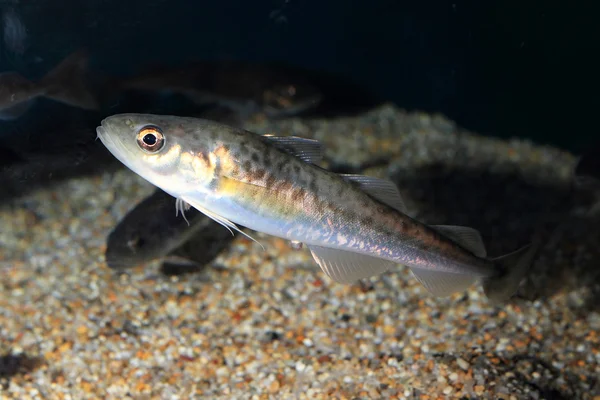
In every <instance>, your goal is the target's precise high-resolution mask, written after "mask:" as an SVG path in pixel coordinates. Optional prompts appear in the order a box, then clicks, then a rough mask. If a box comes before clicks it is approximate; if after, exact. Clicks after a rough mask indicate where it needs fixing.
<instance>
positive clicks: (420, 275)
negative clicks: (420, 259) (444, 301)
mask: <svg viewBox="0 0 600 400" xmlns="http://www.w3.org/2000/svg"><path fill="white" fill-rule="evenodd" d="M410 270H411V271H412V273H413V275H414V276H415V278H417V280H418V281H419V282H420V283H421V285H423V286H425V289H427V290H428V291H429V292H431V294H433V295H434V296H437V297H447V296H450V295H451V294H452V293H455V292H462V291H464V290H466V289H467V288H468V287H469V286H471V285H472V284H473V283H474V282H475V280H476V279H477V278H476V277H474V276H471V275H465V274H455V273H452V272H440V271H432V270H430V269H421V268H411V269H410Z"/></svg>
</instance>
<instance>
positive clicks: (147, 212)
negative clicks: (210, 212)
mask: <svg viewBox="0 0 600 400" xmlns="http://www.w3.org/2000/svg"><path fill="white" fill-rule="evenodd" d="M188 222H189V225H188ZM233 238H234V236H233V235H232V234H231V232H229V231H228V230H226V229H223V227H222V226H221V225H219V224H218V223H216V222H214V221H213V220H211V219H210V218H208V217H206V216H205V215H204V214H202V213H200V212H199V211H197V210H195V209H189V210H188V211H186V212H185V219H184V218H183V217H182V216H181V215H175V198H173V197H172V196H170V195H169V194H167V193H165V192H164V191H162V190H160V189H159V190H156V192H154V193H153V194H152V195H151V196H149V197H147V198H146V199H144V200H143V201H142V202H141V203H139V204H138V205H137V206H135V207H134V208H133V209H132V210H131V211H130V212H129V213H128V214H127V215H126V216H125V217H124V218H123V219H122V220H121V222H119V224H118V225H117V226H116V227H115V228H114V229H113V231H112V232H111V233H110V234H109V235H108V240H107V247H106V254H105V258H106V264H107V265H108V266H109V267H110V268H114V269H124V268H131V267H134V266H136V265H139V264H143V263H147V262H150V261H152V260H156V259H159V258H165V257H167V256H169V255H172V256H173V257H171V258H169V259H167V260H166V263H168V265H169V267H168V269H170V270H173V268H178V267H179V268H180V269H181V268H189V266H190V265H192V266H193V265H198V267H201V266H203V265H204V264H206V263H208V262H210V261H211V260H212V259H213V258H214V257H216V256H217V255H218V253H219V252H220V251H221V250H223V249H224V248H225V247H226V246H227V245H228V244H229V243H230V242H231V241H232V240H233ZM186 242H187V243H186ZM184 244H185V246H183V245H184ZM182 246H183V247H182Z"/></svg>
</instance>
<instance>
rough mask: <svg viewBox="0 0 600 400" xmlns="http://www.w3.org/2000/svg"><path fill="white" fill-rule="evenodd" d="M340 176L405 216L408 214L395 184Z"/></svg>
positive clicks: (373, 179) (361, 176)
mask: <svg viewBox="0 0 600 400" xmlns="http://www.w3.org/2000/svg"><path fill="white" fill-rule="evenodd" d="M340 176H341V177H342V178H344V179H345V180H347V181H348V182H352V183H354V184H356V185H357V186H358V187H359V188H360V189H361V190H362V191H363V192H365V193H367V194H368V195H369V196H371V197H373V198H375V199H377V200H379V201H381V202H382V203H385V204H387V205H388V206H390V207H392V208H394V209H396V210H398V211H400V212H401V213H403V214H406V213H407V210H406V205H405V204H404V200H402V196H401V195H400V192H399V191H398V187H397V186H396V185H394V183H393V182H390V181H387V180H385V179H379V178H373V177H372V176H365V175H353V174H341V175H340Z"/></svg>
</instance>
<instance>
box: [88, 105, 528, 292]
mask: <svg viewBox="0 0 600 400" xmlns="http://www.w3.org/2000/svg"><path fill="white" fill-rule="evenodd" d="M96 133H97V136H98V138H99V139H100V140H101V141H102V143H103V144H104V146H105V147H106V148H107V149H108V150H109V152H110V153H112V155H113V156H114V157H116V158H117V159H118V160H119V161H120V162H121V163H123V164H124V165H125V166H127V167H128V168H129V169H131V170H132V171H133V172H134V173H136V174H138V175H139V176H141V177H142V178H144V179H145V180H147V181H148V182H150V183H151V184H153V185H155V186H157V187H159V188H161V189H162V190H164V191H165V192H167V193H169V194H170V195H171V196H173V197H175V198H176V201H175V208H176V210H178V211H181V212H184V210H185V209H186V208H188V207H192V208H195V209H196V210H198V211H200V212H202V213H203V214H205V215H207V216H208V217H210V218H212V219H213V220H215V221H216V222H218V223H220V224H221V225H223V226H224V227H225V228H227V229H228V230H230V231H232V232H233V231H237V232H239V233H240V234H243V235H245V236H248V237H249V238H250V239H252V240H255V239H254V238H253V237H252V236H250V235H249V234H247V233H245V232H243V231H242V230H241V229H240V228H239V227H238V225H239V226H241V227H245V228H248V229H251V230H254V231H259V232H263V233H266V234H268V235H272V236H276V237H279V238H282V239H284V240H289V241H290V242H292V243H293V244H298V243H302V244H303V245H305V246H306V247H307V248H308V249H309V251H310V253H311V254H312V256H313V258H314V260H315V261H316V263H317V264H318V265H319V266H320V268H321V269H322V270H323V272H324V273H325V274H326V275H328V276H329V277H330V278H331V279H332V280H333V281H335V282H338V283H342V284H352V283H355V282H356V281H358V280H360V279H365V278H369V277H372V276H377V275H380V274H382V273H384V272H386V271H388V270H390V269H391V268H393V267H394V266H398V265H399V264H400V265H405V266H407V267H408V268H409V269H410V270H411V271H412V274H413V275H414V277H415V278H416V279H417V280H418V281H419V282H420V283H421V284H422V285H423V286H424V287H425V288H426V289H427V290H428V291H429V292H431V293H432V294H433V295H434V296H439V297H446V296H449V295H451V294H453V293H456V292H461V291H464V290H466V289H467V288H469V287H470V286H471V285H472V284H474V283H475V281H478V280H479V281H481V282H482V285H483V289H484V292H485V294H486V295H487V297H488V299H489V301H490V302H491V303H496V302H501V301H504V300H507V299H508V298H510V297H511V296H512V295H513V294H514V293H515V292H516V291H517V289H518V287H519V285H520V282H521V280H522V278H523V277H524V276H525V274H526V273H527V271H528V270H529V266H530V265H531V263H532V261H533V259H534V257H535V255H536V253H537V248H536V246H534V245H532V244H531V243H530V244H527V245H525V246H523V247H522V248H520V249H519V250H517V251H514V252H512V253H510V254H507V255H505V256H502V257H496V258H488V257H487V253H486V249H485V246H484V244H483V241H482V239H481V236H480V234H479V232H477V231H476V230H474V229H472V228H468V227H458V226H448V225H428V224H425V223H422V222H419V221H418V220H416V219H414V218H412V217H410V216H409V212H408V211H407V209H406V207H405V205H404V202H403V200H402V197H401V195H400V193H399V190H398V188H397V187H396V185H394V183H393V182H390V181H387V180H383V179H378V178H373V177H369V176H363V175H356V174H352V175H350V174H349V175H343V174H336V173H333V172H330V171H328V170H326V169H324V168H321V167H319V165H318V164H319V162H320V161H321V159H322V155H323V147H322V145H321V144H320V143H319V142H318V141H316V140H312V139H306V138H301V137H296V136H274V135H259V134H256V133H253V132H249V131H246V130H244V129H240V128H235V127H230V126H227V125H223V124H219V123H216V122H213V121H209V120H203V119H198V118H191V117H177V116H167V115H151V114H116V115H113V116H109V117H107V118H105V119H103V120H102V121H101V123H100V126H98V127H97V129H96Z"/></svg>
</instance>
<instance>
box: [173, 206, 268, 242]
mask: <svg viewBox="0 0 600 400" xmlns="http://www.w3.org/2000/svg"><path fill="white" fill-rule="evenodd" d="M177 200H178V201H181V202H184V203H183V204H185V203H187V204H189V205H191V206H192V207H194V208H195V209H196V210H198V211H200V212H201V213H202V214H204V215H206V216H207V217H209V218H211V219H212V220H213V221H215V222H218V223H219V224H221V225H223V226H224V227H225V228H227V229H229V232H231V234H232V235H233V231H236V232H239V233H241V234H242V235H243V236H246V237H247V238H248V239H250V240H252V241H253V242H256V243H258V244H259V245H260V247H262V248H263V250H264V249H265V248H264V246H263V245H262V244H261V243H260V242H259V241H258V240H256V239H254V238H253V237H252V236H250V235H248V234H247V233H245V232H242V230H241V229H240V228H238V227H237V225H236V224H234V223H233V222H231V221H230V220H228V219H227V218H225V217H222V216H220V215H219V214H215V213H213V212H212V211H209V210H207V209H206V208H204V207H202V205H201V204H200V203H198V202H196V201H194V200H192V199H190V198H189V197H181V198H178V199H177ZM179 204H181V203H179ZM176 207H181V205H179V206H177V204H176Z"/></svg>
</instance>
